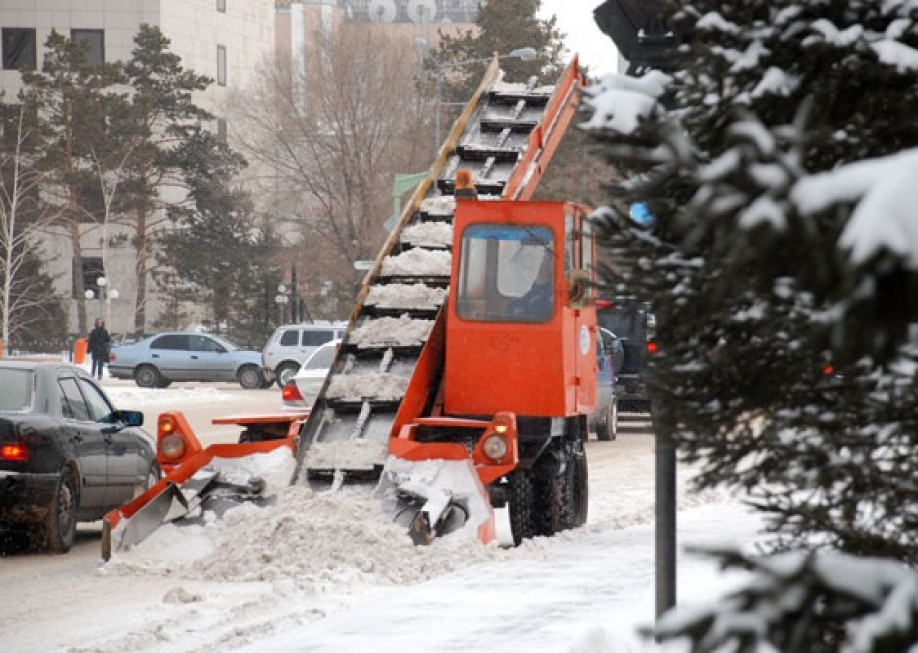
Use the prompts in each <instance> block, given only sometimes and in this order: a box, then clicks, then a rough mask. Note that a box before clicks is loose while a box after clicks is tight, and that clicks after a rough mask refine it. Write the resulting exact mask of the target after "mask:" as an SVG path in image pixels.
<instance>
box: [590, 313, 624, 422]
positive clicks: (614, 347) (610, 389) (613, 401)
mask: <svg viewBox="0 0 918 653" xmlns="http://www.w3.org/2000/svg"><path fill="white" fill-rule="evenodd" d="M624 355H625V347H624V343H623V342H622V339H621V338H619V337H617V336H616V335H615V334H614V333H612V332H611V331H609V330H608V329H603V328H600V329H599V337H598V338H597V339H596V367H597V368H598V370H599V371H598V374H597V376H596V412H594V413H593V414H592V415H591V417H590V425H591V426H592V427H593V429H594V430H595V431H596V437H597V439H599V440H614V439H615V438H616V436H617V435H618V395H617V394H616V392H615V382H616V380H617V379H616V375H617V373H618V371H619V370H620V369H621V367H622V362H623V360H624Z"/></svg>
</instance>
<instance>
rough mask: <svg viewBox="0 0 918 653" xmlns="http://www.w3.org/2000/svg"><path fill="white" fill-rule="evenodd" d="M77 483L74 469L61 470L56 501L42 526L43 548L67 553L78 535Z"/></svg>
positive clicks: (55, 495)
mask: <svg viewBox="0 0 918 653" xmlns="http://www.w3.org/2000/svg"><path fill="white" fill-rule="evenodd" d="M77 497H78V495H77V483H76V477H75V476H74V473H73V470H72V469H70V468H69V467H65V468H64V469H63V470H62V471H61V477H60V480H58V483H57V489H56V490H55V492H54V501H53V502H52V504H51V509H50V510H49V511H48V515H47V516H46V517H45V520H44V522H42V524H41V526H40V527H39V528H40V531H39V532H40V534H41V545H42V548H44V549H46V550H48V551H52V552H54V553H67V552H68V551H69V550H70V547H71V546H73V540H74V537H75V536H76V510H77Z"/></svg>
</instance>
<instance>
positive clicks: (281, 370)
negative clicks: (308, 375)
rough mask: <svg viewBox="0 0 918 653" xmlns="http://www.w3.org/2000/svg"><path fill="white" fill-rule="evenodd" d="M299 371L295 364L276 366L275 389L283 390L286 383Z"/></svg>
mask: <svg viewBox="0 0 918 653" xmlns="http://www.w3.org/2000/svg"><path fill="white" fill-rule="evenodd" d="M299 371H300V366H299V365H297V364H295V363H281V364H280V365H278V366H277V369H276V370H275V371H274V375H275V380H276V381H277V387H278V388H283V387H284V386H285V385H287V381H289V380H290V379H292V378H293V377H294V376H295V375H296V373H297V372H299Z"/></svg>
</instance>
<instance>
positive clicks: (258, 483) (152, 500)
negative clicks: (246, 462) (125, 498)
mask: <svg viewBox="0 0 918 653" xmlns="http://www.w3.org/2000/svg"><path fill="white" fill-rule="evenodd" d="M290 447H291V442H290V441H289V440H271V441H264V442H252V443H246V444H215V445H211V446H209V447H207V448H206V449H203V450H201V451H198V452H196V453H195V454H193V455H192V456H190V457H188V458H186V459H185V460H183V461H182V463H181V464H180V465H178V466H176V467H175V468H173V469H172V470H171V471H170V472H169V473H168V474H166V476H164V477H163V478H162V479H161V480H160V481H158V482H157V483H156V484H155V485H154V486H153V487H151V488H150V489H149V490H148V491H147V492H145V493H144V494H141V495H140V496H138V497H137V498H136V499H134V500H133V501H131V502H130V503H128V504H126V505H124V506H122V507H121V508H117V509H115V510H112V511H111V512H109V513H108V514H107V515H105V517H104V518H103V519H102V557H103V559H105V560H108V559H110V558H111V555H112V552H113V551H117V550H119V549H122V548H127V547H130V546H133V545H134V544H138V543H140V542H142V541H143V540H145V539H146V538H147V537H149V536H150V535H151V534H152V533H153V532H154V531H155V530H156V529H157V528H159V527H160V526H162V525H163V524H164V523H167V522H170V521H175V520H178V519H183V518H186V517H188V516H190V515H193V514H195V512H196V511H198V510H200V509H201V508H202V506H203V505H204V504H205V502H207V501H214V500H215V499H216V500H219V499H226V500H229V501H233V502H237V503H238V501H240V500H246V499H264V498H265V497H264V494H263V493H264V490H265V481H264V479H263V478H261V477H259V476H257V475H252V474H246V473H239V472H238V471H237V472H235V473H234V472H233V471H226V470H221V465H220V464H219V463H221V462H222V461H226V460H232V459H236V460H238V459H242V458H247V457H249V456H254V455H257V454H271V453H272V452H275V451H277V450H279V449H282V448H288V449H289V448H290ZM292 460H293V454H292V452H291V454H290V461H291V463H290V468H291V469H292V464H293V463H292Z"/></svg>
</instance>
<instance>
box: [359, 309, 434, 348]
mask: <svg viewBox="0 0 918 653" xmlns="http://www.w3.org/2000/svg"><path fill="white" fill-rule="evenodd" d="M433 325H434V321H433V320H417V319H412V318H410V317H409V316H408V315H402V316H401V317H381V318H379V319H376V320H367V321H365V322H364V323H363V324H361V325H360V326H359V327H357V328H356V329H354V331H353V332H352V333H351V337H350V342H351V344H353V345H356V346H357V348H358V349H369V348H376V347H412V346H417V345H423V344H424V343H425V342H426V341H427V336H428V335H430V330H431V329H432V328H433Z"/></svg>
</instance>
